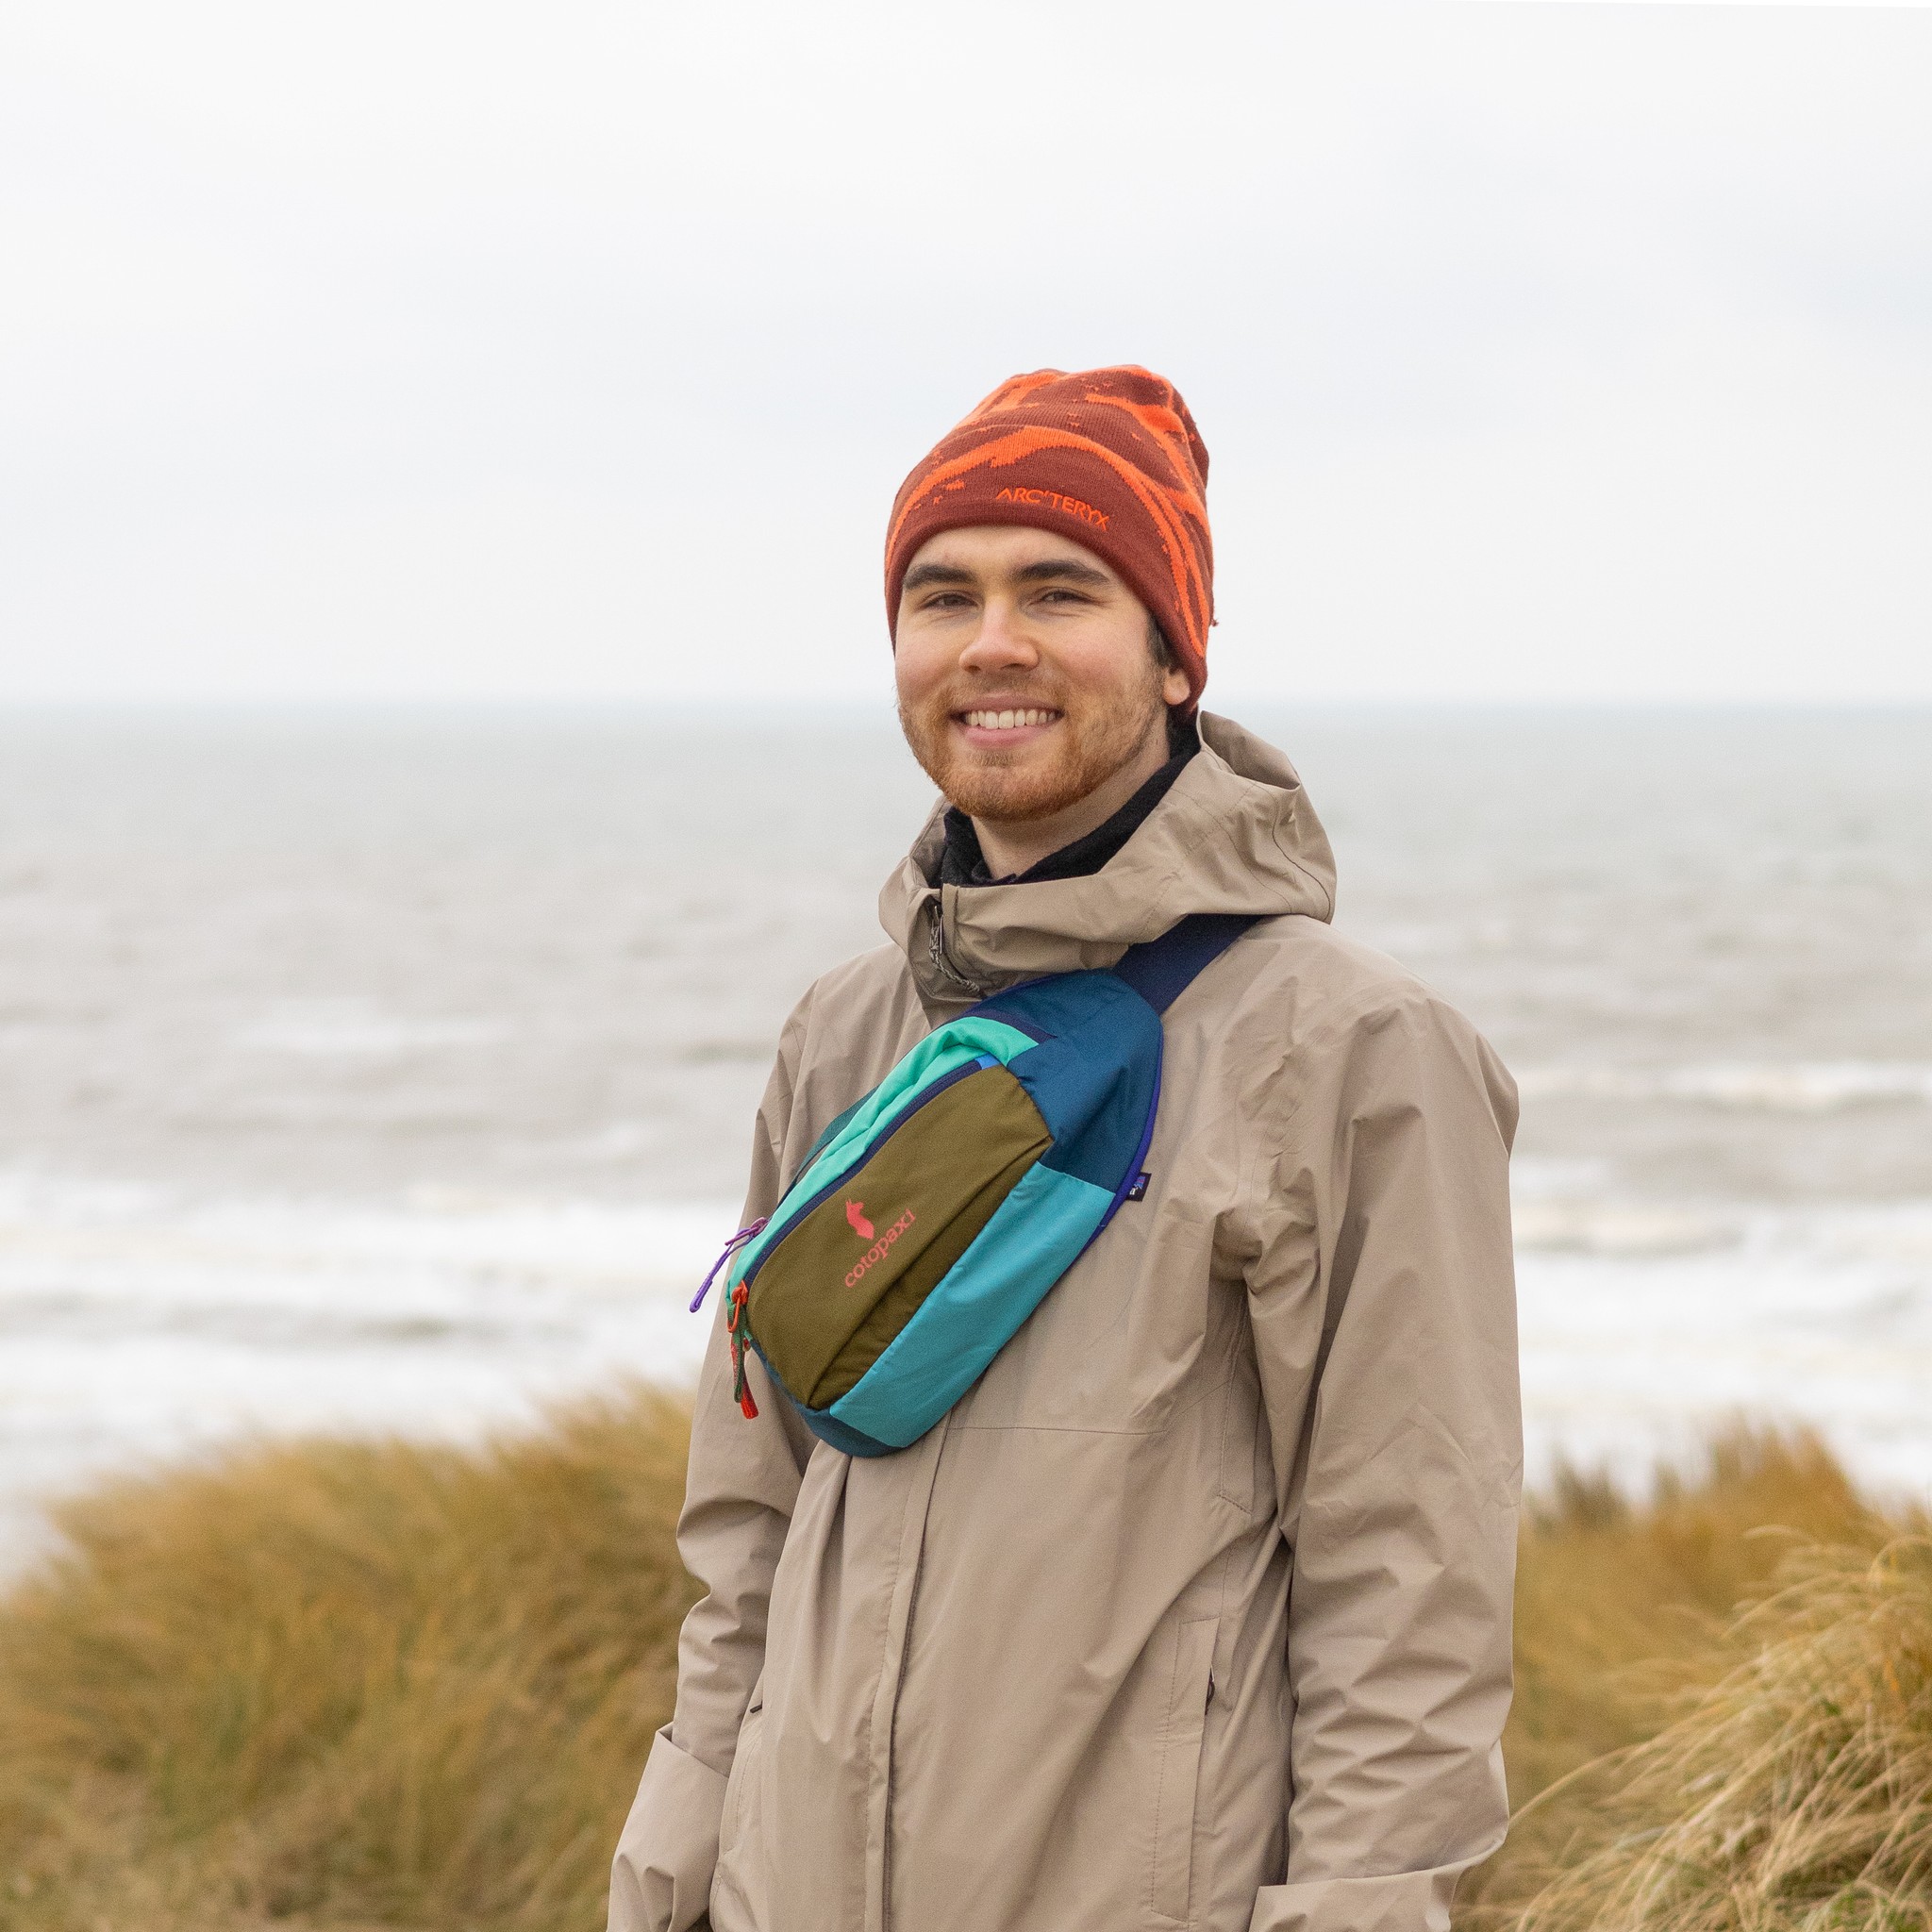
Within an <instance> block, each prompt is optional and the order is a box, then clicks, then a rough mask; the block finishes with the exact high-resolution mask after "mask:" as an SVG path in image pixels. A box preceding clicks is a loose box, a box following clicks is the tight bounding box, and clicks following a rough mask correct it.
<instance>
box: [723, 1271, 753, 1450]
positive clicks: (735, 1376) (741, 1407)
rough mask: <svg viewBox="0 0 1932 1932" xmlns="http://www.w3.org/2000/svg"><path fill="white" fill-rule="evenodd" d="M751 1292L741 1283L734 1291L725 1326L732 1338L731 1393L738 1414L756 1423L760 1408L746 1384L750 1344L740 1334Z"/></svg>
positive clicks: (747, 1420)
mask: <svg viewBox="0 0 1932 1932" xmlns="http://www.w3.org/2000/svg"><path fill="white" fill-rule="evenodd" d="M749 1292H750V1291H749V1290H748V1289H747V1288H746V1286H745V1284H744V1283H743V1282H740V1283H739V1284H738V1286H737V1287H736V1288H735V1289H733V1290H732V1291H731V1309H730V1312H729V1313H728V1314H727V1315H726V1316H725V1318H724V1326H725V1329H726V1331H727V1332H728V1333H729V1335H730V1337H731V1368H732V1381H731V1392H732V1394H733V1395H735V1396H736V1397H737V1398H738V1412H739V1413H740V1414H741V1416H743V1417H744V1419H745V1421H746V1422H753V1423H755V1422H757V1421H758V1404H757V1403H756V1402H754V1401H753V1400H752V1394H751V1390H750V1388H749V1387H748V1386H747V1385H746V1382H745V1376H744V1352H745V1349H746V1347H747V1345H748V1344H747V1342H746V1341H745V1339H744V1337H743V1336H742V1335H741V1332H740V1331H741V1328H742V1327H743V1325H744V1304H745V1298H746V1296H747V1295H748V1294H749Z"/></svg>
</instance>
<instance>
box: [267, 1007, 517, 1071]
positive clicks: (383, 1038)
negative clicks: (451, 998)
mask: <svg viewBox="0 0 1932 1932" xmlns="http://www.w3.org/2000/svg"><path fill="white" fill-rule="evenodd" d="M507 1034H508V1029H507V1028H506V1027H505V1026H504V1025H502V1024H500V1023H499V1022H496V1021H492V1020H475V1019H464V1018H461V1017H458V1016H454V1015H448V1016H441V1017H415V1018H405V1017H404V1016H402V1015H401V1014H397V1013H388V1012H384V1011H383V1010H381V1008H377V1007H375V1006H372V1005H371V1004H370V1003H369V1002H368V1001H366V1000H355V999H333V1000H281V1001H277V1002H276V1003H275V1005H273V1006H272V1007H270V1008H268V1010H267V1011H266V1012H264V1013H263V1014H262V1015H261V1016H260V1017H259V1018H258V1019H257V1020H254V1021H252V1022H251V1023H250V1024H247V1025H246V1026H243V1027H241V1028H240V1029H238V1030H237V1032H236V1033H235V1034H234V1036H233V1043H234V1044H235V1045H237V1046H239V1047H242V1048H244V1049H246V1050H248V1051H251V1052H255V1053H279V1054H290V1055H293V1056H297V1057H300V1058H310V1059H391V1058H398V1057H400V1056H402V1055H405V1054H413V1053H422V1052H425V1051H438V1050H442V1049H446V1048H450V1047H465V1046H490V1045H493V1044H494V1043H495V1042H497V1041H500V1040H503V1039H505V1038H506V1037H507Z"/></svg>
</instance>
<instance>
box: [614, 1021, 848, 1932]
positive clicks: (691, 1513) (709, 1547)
mask: <svg viewBox="0 0 1932 1932" xmlns="http://www.w3.org/2000/svg"><path fill="white" fill-rule="evenodd" d="M805 1011H806V1008H805V1006H804V1005H801V1006H800V1008H799V1009H798V1011H796V1012H794V1013H793V1015H792V1016H791V1022H790V1023H789V1024H787V1026H786V1028H785V1032H784V1036H783V1038H782V1039H781V1040H780V1042H779V1047H778V1058H777V1063H776V1065H775V1066H774V1068H773V1070H772V1077H771V1080H770V1082H769V1084H768V1085H767V1087H766V1089H765V1099H764V1104H763V1106H762V1107H761V1108H759V1110H758V1130H757V1133H756V1135H755V1137H754V1140H753V1147H752V1178H751V1191H750V1194H749V1197H748V1199H747V1200H746V1203H745V1217H744V1218H745V1221H746V1223H747V1224H749V1223H751V1222H752V1221H755V1220H756V1219H757V1218H758V1216H759V1215H761V1214H769V1213H770V1212H771V1210H772V1209H773V1208H774V1207H775V1206H776V1205H777V1202H778V1199H779V1196H780V1195H781V1193H782V1192H783V1188H782V1187H781V1185H780V1173H781V1164H782V1159H783V1151H784V1147H785V1141H786V1136H787V1129H788V1126H789V1124H790V1121H791V1101H792V1091H793V1086H794V1082H795V1079H796V1074H797V1068H798V1058H799V1048H800V1043H801V1041H802V1039H803V1035H804V1015H805ZM747 1375H748V1379H749V1381H750V1385H751V1389H752V1393H753V1395H754V1396H755V1398H756V1399H757V1402H758V1418H757V1420H756V1421H752V1420H749V1419H747V1418H746V1417H745V1416H744V1415H742V1414H741V1412H740V1410H739V1407H738V1404H737V1402H736V1400H734V1398H733V1396H732V1392H731V1390H732V1371H731V1360H730V1354H729V1350H728V1349H727V1347H726V1344H725V1335H724V1296H723V1295H722V1294H720V1295H718V1296H717V1307H716V1309H715V1311H714V1313H713V1316H712V1323H711V1333H710V1340H709V1341H708V1344H707V1346H706V1351H705V1362H704V1367H703V1369H702V1370H701V1371H700V1372H699V1375H698V1390H697V1400H696V1403H695V1405H694V1407H693V1410H692V1415H691V1467H690V1474H689V1475H688V1476H687V1478H686V1485H685V1499H684V1511H683V1513H682V1515H681V1516H680V1517H679V1518H678V1524H677V1547H678V1553H679V1554H680V1555H681V1556H682V1557H683V1558H684V1564H685V1568H686V1569H687V1570H689V1571H690V1572H691V1574H692V1575H693V1576H694V1577H696V1578H697V1580H698V1581H699V1582H700V1583H701V1584H702V1585H704V1587H705V1592H706V1593H705V1595H704V1596H703V1597H702V1598H701V1599H700V1600H699V1601H698V1603H697V1604H696V1605H695V1606H694V1607H692V1609H691V1614H690V1615H689V1616H687V1617H686V1618H685V1620H684V1628H683V1630H682V1632H681V1633H680V1635H679V1637H678V1643H677V1706H676V1709H675V1714H674V1715H673V1717H672V1721H671V1723H670V1724H667V1725H665V1727H664V1728H663V1729H662V1730H660V1731H659V1732H658V1735H657V1737H656V1739H655V1740H653V1742H652V1745H651V1753H650V1757H648V1758H647V1759H646V1761H645V1764H644V1774H643V1778H642V1780H641V1783H640V1784H639V1786H638V1794H637V1797H636V1799H635V1801H634V1802H633V1803H632V1805H631V1808H630V1815H629V1816H628V1817H627V1818H626V1819H625V1824H624V1832H623V1835H622V1837H621V1838H620V1839H619V1840H618V1846H617V1856H616V1858H615V1859H614V1861H613V1863H612V1866H611V1873H610V1913H609V1932H691V1928H693V1927H704V1926H706V1925H708V1914H709V1909H710V1894H711V1873H712V1868H713V1867H714V1866H715V1865H716V1863H717V1860H718V1831H719V1824H720V1822H721V1820H722V1818H723V1815H724V1781H725V1779H726V1777H727V1776H728V1775H729V1774H730V1771H731V1759H732V1757H733V1755H734V1753H735V1752H736V1750H737V1748H738V1730H739V1726H740V1724H741V1723H742V1722H743V1719H744V1713H745V1709H746V1707H747V1706H748V1705H749V1704H750V1702H751V1694H752V1691H753V1689H754V1687H755V1686H756V1685H757V1682H758V1674H759V1672H760V1671H761V1670H762V1669H763V1668H764V1658H765V1617H766V1611H767V1608H768V1607H769V1605H770V1603H771V1595H772V1576H773V1573H774V1571H775V1570H776V1569H777V1567H778V1554H779V1552H780V1551H781V1550H782V1549H783V1548H784V1545H785V1535H786V1531H787V1530H788V1528H789V1527H790V1525H791V1510H792V1507H793V1504H794V1503H795V1501H796V1499H797V1495H798V1489H799V1484H800V1481H801V1480H802V1478H803V1476H804V1473H805V1465H806V1461H807V1459H808V1457H809V1455H810V1453H811V1442H812V1438H811V1436H810V1434H809V1432H808V1430H807V1429H806V1427H805V1425H804V1424H802V1423H801V1422H800V1421H799V1420H798V1417H797V1415H796V1414H795V1413H794V1412H793V1410H792V1408H791V1404H790V1403H788V1402H787V1401H785V1399H784V1398H783V1397H782V1396H781V1395H779V1393H778V1392H777V1391H775V1390H774V1388H773V1387H772V1386H771V1383H770V1382H769V1381H768V1380H767V1379H766V1376H765V1373H764V1368H763V1364H762V1363H760V1362H759V1361H758V1358H757V1357H755V1356H754V1357H752V1358H751V1360H750V1361H749V1363H748V1364H747Z"/></svg>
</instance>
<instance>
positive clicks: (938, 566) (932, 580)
mask: <svg viewBox="0 0 1932 1932" xmlns="http://www.w3.org/2000/svg"><path fill="white" fill-rule="evenodd" d="M976 581H977V579H976V578H974V575H973V573H972V572H971V571H970V570H961V569H960V568H959V566H958V564H957V563H915V564H914V565H913V566H912V568H911V569H910V570H908V572H907V573H906V581H905V582H904V583H903V584H901V585H900V587H899V588H900V589H901V590H902V591H923V590H924V589H925V587H926V585H928V584H971V583H974V582H976Z"/></svg>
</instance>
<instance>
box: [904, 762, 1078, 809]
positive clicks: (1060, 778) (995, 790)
mask: <svg viewBox="0 0 1932 1932" xmlns="http://www.w3.org/2000/svg"><path fill="white" fill-rule="evenodd" d="M1073 767H1074V761H1073V760H1071V759H1067V758H1056V759H1055V760H1054V761H1053V763H1052V764H1051V765H1049V766H1048V767H1047V768H1046V769H1045V770H1044V771H1028V770H1026V769H1025V768H1024V767H1017V766H1013V765H981V764H978V763H976V762H969V761H968V760H966V759H964V758H961V759H957V760H955V762H954V763H953V765H952V767H951V768H950V769H949V770H947V771H946V772H945V774H944V775H943V776H942V775H941V774H940V773H938V772H934V773H933V774H932V776H933V779H934V782H935V783H937V784H938V786H939V788H940V790H941V791H943V792H944V793H945V795H946V802H947V803H948V804H949V805H956V806H958V808H959V809H960V810H961V811H963V812H964V813H965V814H966V815H967V817H968V818H974V819H985V820H987V821H988V822H989V823H990V824H1025V823H1026V822H1027V821H1028V820H1030V819H1050V818H1052V817H1053V815H1054V814H1055V813H1056V812H1061V811H1065V810H1066V808H1068V807H1069V806H1071V805H1077V804H1078V803H1079V802H1080V800H1081V799H1083V798H1085V797H1086V795H1087V794H1088V792H1090V791H1092V790H1093V785H1094V784H1096V783H1099V782H1101V781H1100V780H1094V781H1092V782H1091V783H1090V782H1089V781H1088V779H1087V776H1086V774H1084V773H1082V772H1080V771H1078V770H1076V769H1074V768H1073Z"/></svg>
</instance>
